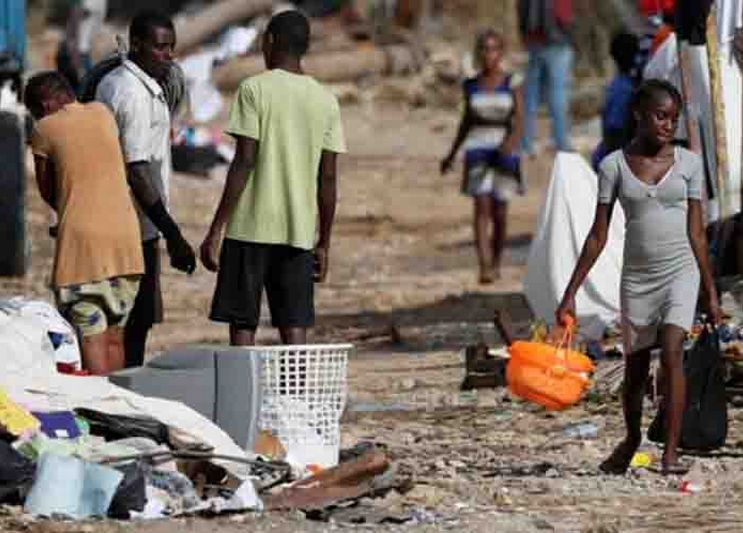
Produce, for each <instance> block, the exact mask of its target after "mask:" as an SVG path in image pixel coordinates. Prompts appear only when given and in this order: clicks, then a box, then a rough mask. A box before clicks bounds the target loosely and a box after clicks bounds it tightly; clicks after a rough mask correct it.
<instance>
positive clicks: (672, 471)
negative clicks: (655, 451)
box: [648, 461, 691, 476]
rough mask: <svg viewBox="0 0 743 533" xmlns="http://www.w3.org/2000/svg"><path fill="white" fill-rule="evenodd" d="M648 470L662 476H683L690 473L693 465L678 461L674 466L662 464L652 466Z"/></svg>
mask: <svg viewBox="0 0 743 533" xmlns="http://www.w3.org/2000/svg"><path fill="white" fill-rule="evenodd" d="M648 470H650V471H651V472H654V473H656V474H660V475H661V476H683V475H685V474H688V473H689V470H691V465H690V464H688V463H686V462H682V461H678V462H676V463H673V464H672V465H667V466H663V465H662V464H659V465H657V466H652V467H650V468H648Z"/></svg>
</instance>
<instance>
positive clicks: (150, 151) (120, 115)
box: [95, 59, 172, 241]
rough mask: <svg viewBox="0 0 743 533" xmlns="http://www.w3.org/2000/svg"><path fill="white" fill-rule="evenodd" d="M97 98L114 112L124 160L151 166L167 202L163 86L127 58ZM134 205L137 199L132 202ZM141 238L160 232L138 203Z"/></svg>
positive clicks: (167, 142) (167, 153)
mask: <svg viewBox="0 0 743 533" xmlns="http://www.w3.org/2000/svg"><path fill="white" fill-rule="evenodd" d="M95 98H96V100H98V101H100V102H103V103H105V104H106V105H107V106H108V107H109V108H110V109H111V111H112V112H113V114H114V117H115V118H116V123H117V125H118V127H119V138H120V140H121V147H122V150H123V152H124V160H125V162H126V163H136V162H146V163H148V164H149V165H150V166H151V168H152V176H153V186H154V187H155V188H156V189H157V190H158V191H159V192H160V197H161V198H162V200H163V203H164V204H165V205H167V204H168V198H169V193H168V189H169V187H170V174H171V172H172V168H171V162H170V111H169V110H168V104H167V102H166V100H165V95H164V93H163V89H162V87H160V84H158V83H157V82H156V81H155V80H154V79H153V78H151V77H150V76H148V75H147V74H146V73H145V72H144V71H143V70H142V69H141V68H139V67H138V66H137V65H136V64H135V63H133V62H132V61H129V60H128V59H127V60H125V61H124V62H123V64H122V65H121V66H120V67H117V68H115V69H114V70H112V71H111V72H110V73H109V74H107V75H106V76H105V77H104V78H103V79H102V80H101V82H100V83H99V84H98V88H97V89H96V94H95ZM135 204H136V202H135ZM136 207H137V214H138V215H139V223H140V227H141V230H142V240H143V241H148V240H151V239H154V238H156V237H158V236H159V235H160V233H159V231H158V230H157V228H156V227H155V225H154V224H153V223H152V222H151V221H150V219H149V218H147V216H146V215H145V214H144V212H143V211H142V209H141V208H140V206H139V205H138V204H136Z"/></svg>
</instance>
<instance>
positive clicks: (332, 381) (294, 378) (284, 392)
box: [251, 344, 353, 467]
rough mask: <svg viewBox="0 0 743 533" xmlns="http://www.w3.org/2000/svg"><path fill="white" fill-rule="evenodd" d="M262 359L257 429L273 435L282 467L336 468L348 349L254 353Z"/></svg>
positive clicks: (288, 348) (286, 348)
mask: <svg viewBox="0 0 743 533" xmlns="http://www.w3.org/2000/svg"><path fill="white" fill-rule="evenodd" d="M251 350H253V351H256V352H258V353H259V354H260V357H261V397H262V400H261V410H260V422H259V425H260V428H261V429H262V430H267V431H271V432H272V433H274V434H275V435H276V436H277V437H278V438H279V440H280V441H281V443H282V444H283V446H284V448H285V449H286V451H287V461H288V462H290V463H292V464H296V465H300V466H307V465H319V466H322V467H330V466H335V465H336V464H338V452H339V448H340V417H341V414H342V413H343V409H344V408H345V405H346V394H347V386H346V372H347V368H348V356H349V354H350V353H351V351H352V350H353V346H352V345H350V344H327V345H304V346H271V347H253V348H251Z"/></svg>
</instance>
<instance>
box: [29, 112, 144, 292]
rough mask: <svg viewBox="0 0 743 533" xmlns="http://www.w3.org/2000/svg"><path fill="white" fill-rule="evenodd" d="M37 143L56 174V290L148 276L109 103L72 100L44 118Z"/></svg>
mask: <svg viewBox="0 0 743 533" xmlns="http://www.w3.org/2000/svg"><path fill="white" fill-rule="evenodd" d="M31 146H32V149H33V153H34V155H37V156H41V157H46V158H48V159H49V160H50V162H51V163H52V165H53V166H54V170H55V177H56V180H55V190H56V202H57V215H58V217H59V235H58V237H57V253H56V259H55V263H54V275H53V279H52V283H53V285H54V286H55V287H63V286H65V285H70V284H76V283H89V282H93V281H101V280H104V279H109V278H112V277H116V276H124V275H131V274H141V273H142V272H144V265H143V261H142V245H141V242H140V233H139V222H138V220H137V214H136V212H135V210H134V206H133V204H132V200H131V197H130V196H129V186H128V185H127V182H126V169H125V167H124V159H123V156H122V153H121V146H120V144H119V132H118V129H117V128H116V122H115V120H114V117H113V115H112V114H111V112H110V111H109V110H108V109H107V108H106V106H105V105H103V104H101V103H98V102H92V103H90V104H79V103H77V102H76V103H72V104H69V105H67V106H65V107H64V108H63V109H62V110H60V111H58V112H57V113H54V114H53V115H49V116H47V117H45V118H43V119H42V120H40V121H39V122H38V123H37V125H36V128H35V130H34V133H33V136H32V139H31Z"/></svg>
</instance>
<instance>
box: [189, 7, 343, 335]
mask: <svg viewBox="0 0 743 533" xmlns="http://www.w3.org/2000/svg"><path fill="white" fill-rule="evenodd" d="M309 40H310V27H309V22H308V20H307V18H306V17H305V16H304V15H303V14H301V13H299V12H298V11H285V12H282V13H280V14H278V15H276V16H274V17H273V18H272V19H271V21H270V22H269V24H268V27H267V29H266V32H265V34H264V37H263V56H264V59H265V62H266V67H267V69H268V70H266V72H264V73H262V74H259V75H257V76H254V77H252V78H248V79H246V80H244V81H243V82H242V84H241V85H240V88H239V89H238V93H237V96H236V97H235V101H234V103H233V104H232V109H231V111H230V120H229V125H228V127H227V130H226V131H227V133H228V134H230V135H232V136H233V137H234V138H235V139H236V142H237V151H236V154H235V158H234V159H233V161H232V164H231V165H230V169H229V171H228V173H227V182H226V184H225V188H224V192H223V194H222V198H221V200H220V202H219V206H218V207H217V210H216V213H215V215H214V220H213V222H212V224H211V227H210V229H209V232H208V234H207V236H206V238H205V240H204V242H203V244H202V245H201V250H200V254H201V260H202V262H203V263H204V266H205V267H206V268H207V269H209V270H212V271H218V276H217V287H216V290H215V292H214V299H213V301H212V307H211V314H210V318H211V319H212V320H214V321H217V322H226V323H227V324H229V328H230V343H231V344H233V345H252V344H254V342H255V332H256V329H257V327H258V323H259V318H260V308H261V293H262V291H263V289H264V287H265V289H266V293H267V296H268V303H269V307H270V310H271V321H272V324H273V326H274V327H276V328H278V329H279V333H280V335H281V341H282V342H283V343H285V344H304V343H306V341H307V330H308V328H310V327H311V326H312V325H313V324H314V319H315V311H314V285H313V280H314V281H317V282H321V281H323V280H324V279H325V277H326V275H327V272H328V261H329V256H330V237H331V231H332V227H333V218H334V216H335V205H336V156H337V154H339V153H342V152H345V142H344V139H343V132H342V127H341V119H340V108H339V106H338V101H337V100H336V98H335V97H334V96H333V94H332V93H331V92H330V91H329V90H328V89H326V88H324V87H323V86H322V85H320V84H319V83H318V82H317V81H315V80H314V79H313V78H311V77H310V76H308V75H306V74H304V72H303V70H302V56H304V54H305V53H306V52H307V48H308V46H309ZM318 214H319V217H318ZM318 218H319V228H317V227H316V226H317V222H316V220H318ZM316 230H317V235H318V236H317V240H315V239H316ZM220 247H221V253H220Z"/></svg>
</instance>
